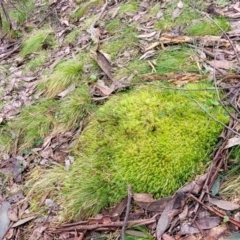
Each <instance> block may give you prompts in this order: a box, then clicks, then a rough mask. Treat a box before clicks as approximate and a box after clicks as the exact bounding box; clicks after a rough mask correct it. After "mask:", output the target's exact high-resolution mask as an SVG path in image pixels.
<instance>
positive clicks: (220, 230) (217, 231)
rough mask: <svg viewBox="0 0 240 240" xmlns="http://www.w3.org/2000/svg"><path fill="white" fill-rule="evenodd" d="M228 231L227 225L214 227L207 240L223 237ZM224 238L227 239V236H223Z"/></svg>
mask: <svg viewBox="0 0 240 240" xmlns="http://www.w3.org/2000/svg"><path fill="white" fill-rule="evenodd" d="M227 232H228V229H227V226H226V225H221V226H217V227H214V228H212V229H211V230H210V232H209V234H208V236H207V237H206V239H205V240H218V239H220V237H223V236H224V235H225V234H226V233H227ZM228 235H229V234H228ZM225 237H226V236H225ZM223 239H226V238H223ZM227 239H228V238H227ZM237 239H239V238H237ZM237 239H236V240H237Z"/></svg>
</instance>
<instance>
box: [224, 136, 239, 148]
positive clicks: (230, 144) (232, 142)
mask: <svg viewBox="0 0 240 240" xmlns="http://www.w3.org/2000/svg"><path fill="white" fill-rule="evenodd" d="M239 144H240V138H239V137H232V138H230V139H228V141H227V144H226V146H225V147H224V149H227V148H231V147H233V146H237V145H239Z"/></svg>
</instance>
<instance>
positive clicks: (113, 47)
mask: <svg viewBox="0 0 240 240" xmlns="http://www.w3.org/2000/svg"><path fill="white" fill-rule="evenodd" d="M118 31H119V33H120V34H118V36H117V37H116V39H115V38H114V39H112V40H111V41H109V42H106V43H103V45H102V47H101V48H102V49H103V50H104V51H105V52H107V53H108V54H110V55H111V57H112V58H113V59H116V58H117V56H118V54H119V52H121V51H122V52H123V51H126V49H127V48H131V47H133V46H134V45H135V44H137V28H136V25H135V24H132V25H129V26H124V27H122V28H120V29H119V30H118Z"/></svg>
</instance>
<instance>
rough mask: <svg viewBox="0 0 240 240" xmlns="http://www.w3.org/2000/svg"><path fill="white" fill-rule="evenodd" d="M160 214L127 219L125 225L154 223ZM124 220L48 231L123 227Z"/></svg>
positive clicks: (49, 229) (134, 225) (133, 225)
mask: <svg viewBox="0 0 240 240" xmlns="http://www.w3.org/2000/svg"><path fill="white" fill-rule="evenodd" d="M159 215H160V214H159V213H158V214H156V215H154V216H153V217H152V218H149V219H141V220H132V221H128V222H127V226H129V227H137V226H145V225H149V224H152V223H156V218H157V217H158V216H159ZM123 224H124V222H123V221H121V222H110V223H102V224H92V225H79V226H71V227H63V228H61V226H60V227H58V228H48V231H51V232H52V231H53V232H55V233H57V232H69V231H74V230H77V231H85V230H86V231H88V230H95V231H98V230H101V229H103V228H105V229H106V228H119V227H123Z"/></svg>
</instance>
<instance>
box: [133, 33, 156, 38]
mask: <svg viewBox="0 0 240 240" xmlns="http://www.w3.org/2000/svg"><path fill="white" fill-rule="evenodd" d="M156 33H157V32H151V33H145V34H140V35H138V36H137V37H138V38H151V37H153V36H154V35H155V34H156Z"/></svg>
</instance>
